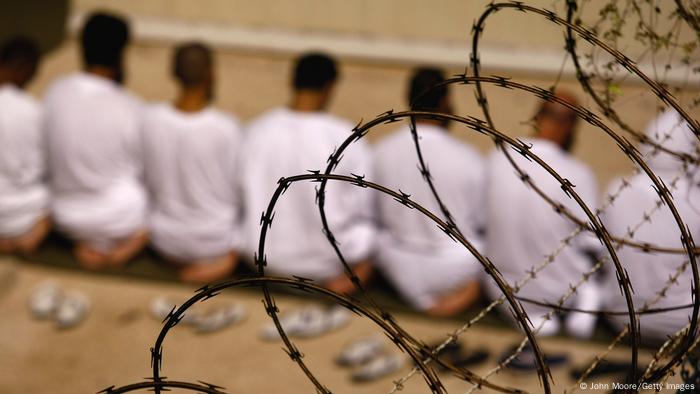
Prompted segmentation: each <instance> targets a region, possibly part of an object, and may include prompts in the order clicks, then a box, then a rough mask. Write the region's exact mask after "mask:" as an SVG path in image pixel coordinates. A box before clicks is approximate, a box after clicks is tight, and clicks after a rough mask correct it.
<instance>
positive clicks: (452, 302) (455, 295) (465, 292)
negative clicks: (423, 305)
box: [426, 281, 481, 317]
mask: <svg viewBox="0 0 700 394" xmlns="http://www.w3.org/2000/svg"><path fill="white" fill-rule="evenodd" d="M480 296H481V289H480V287H479V282H477V281H473V282H467V283H466V284H465V285H464V286H463V287H461V288H459V289H457V290H455V291H453V292H451V293H449V294H446V295H444V296H443V297H441V298H440V299H439V300H438V302H437V303H436V304H435V305H433V307H431V308H430V309H428V310H427V311H426V313H427V314H428V315H429V316H435V317H452V316H455V315H457V314H458V313H460V312H462V311H464V310H466V309H467V308H469V307H470V306H472V305H474V303H475V302H476V301H478V300H479V297H480Z"/></svg>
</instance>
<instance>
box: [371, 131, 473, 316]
mask: <svg viewBox="0 0 700 394" xmlns="http://www.w3.org/2000/svg"><path fill="white" fill-rule="evenodd" d="M417 131H418V136H419V137H420V147H421V151H422V154H423V159H424V160H425V162H426V165H427V167H428V169H429V170H430V173H431V175H432V180H433V184H434V185H435V187H436V189H437V191H438V194H439V195H440V198H441V199H442V202H443V203H444V204H445V205H446V206H447V208H448V209H449V211H450V213H451V215H452V217H453V219H454V221H455V222H456V224H457V226H458V227H459V228H460V230H461V231H462V234H464V236H465V237H466V238H467V240H469V241H470V242H471V243H472V244H473V245H474V246H475V247H476V248H477V249H478V250H480V251H481V252H483V250H482V249H483V248H482V246H483V245H482V239H481V236H480V235H479V231H478V230H479V229H480V228H482V227H483V213H484V208H485V207H484V201H483V200H484V194H485V190H484V173H483V171H484V164H483V160H482V158H481V156H480V155H479V153H478V152H477V151H476V150H475V149H473V148H472V147H470V146H468V145H466V144H464V143H462V142H461V141H459V140H457V139H456V138H454V137H452V136H451V135H450V134H449V132H448V131H447V130H446V129H444V128H441V127H438V126H434V125H427V124H419V125H418V127H417ZM374 166H375V174H376V179H377V182H379V183H381V184H382V185H384V186H387V187H389V188H391V189H393V190H398V189H400V190H401V191H402V192H404V193H407V194H410V195H411V197H410V198H411V199H412V200H414V201H416V202H417V203H419V204H420V205H422V206H423V207H425V208H427V209H428V210H430V211H432V212H433V213H434V214H435V215H437V216H438V217H440V218H442V219H443V220H444V216H443V214H442V213H441V211H440V209H439V206H438V203H437V202H436V201H435V198H434V197H433V194H432V193H431V191H430V188H429V186H428V185H427V183H426V182H425V180H424V179H423V177H422V175H421V173H420V170H419V167H418V158H417V156H416V150H415V145H414V142H413V138H412V136H411V133H410V129H409V127H408V126H405V127H403V128H401V129H400V130H397V131H396V132H395V133H393V134H391V135H390V136H388V137H386V138H384V139H383V140H382V141H380V143H379V144H378V145H377V146H376V147H375V149H374ZM377 198H378V200H377V207H378V213H377V216H378V218H379V224H380V243H379V245H378V247H377V257H378V261H377V263H378V265H379V266H380V268H381V269H382V271H383V272H384V273H385V274H386V276H387V277H388V279H389V280H390V281H391V282H392V283H394V285H395V286H396V287H397V288H398V290H399V291H400V292H401V293H402V294H403V296H404V297H405V298H406V299H407V300H408V301H409V302H411V304H413V305H414V306H415V307H416V308H419V309H428V308H430V307H432V306H433V305H434V304H435V303H436V302H437V301H438V299H439V297H440V296H442V295H445V294H446V293H448V292H449V291H451V290H455V289H457V288H459V287H461V286H463V285H465V284H466V282H468V281H469V280H474V279H477V278H478V273H479V271H480V270H481V265H480V264H479V262H478V261H477V260H476V259H475V258H474V257H473V256H472V255H471V253H470V252H469V250H467V249H466V248H465V247H464V246H462V245H461V244H459V243H457V242H455V241H453V240H452V239H450V238H449V237H448V236H447V235H446V234H445V233H444V232H443V231H442V230H441V229H440V228H438V227H437V225H436V224H435V223H434V222H433V221H432V220H430V219H428V218H427V217H425V216H423V215H422V214H420V213H419V212H418V211H415V210H411V209H408V208H407V207H405V206H403V205H401V204H399V203H398V202H397V201H395V200H394V199H393V198H392V197H389V196H386V195H383V194H382V195H378V196H377Z"/></svg>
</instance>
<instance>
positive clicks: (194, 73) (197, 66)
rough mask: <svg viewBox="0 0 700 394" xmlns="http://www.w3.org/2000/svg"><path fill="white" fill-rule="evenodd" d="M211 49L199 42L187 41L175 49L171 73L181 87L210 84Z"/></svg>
mask: <svg viewBox="0 0 700 394" xmlns="http://www.w3.org/2000/svg"><path fill="white" fill-rule="evenodd" d="M212 67H213V59H212V53H211V50H210V49H209V48H208V47H207V46H205V45H204V44H201V43H188V44H184V45H180V46H178V47H177V48H176V49H175V58H174V59H173V74H174V76H175V79H177V81H178V82H179V83H180V85H182V87H183V88H185V89H186V88H192V87H197V86H202V85H205V84H210V83H211V80H212V77H213V75H212V74H213V72H212Z"/></svg>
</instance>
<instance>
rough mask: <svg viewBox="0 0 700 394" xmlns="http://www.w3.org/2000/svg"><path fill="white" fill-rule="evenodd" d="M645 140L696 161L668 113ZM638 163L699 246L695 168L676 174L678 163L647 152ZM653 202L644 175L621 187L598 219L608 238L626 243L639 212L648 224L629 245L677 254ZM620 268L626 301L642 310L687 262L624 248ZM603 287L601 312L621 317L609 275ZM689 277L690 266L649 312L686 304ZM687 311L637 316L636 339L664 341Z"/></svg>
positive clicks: (685, 130) (664, 216)
mask: <svg viewBox="0 0 700 394" xmlns="http://www.w3.org/2000/svg"><path fill="white" fill-rule="evenodd" d="M666 133H670V135H671V138H670V139H669V140H664V135H665V134H666ZM647 135H648V136H649V137H651V138H652V139H653V140H654V141H657V142H658V141H662V142H661V143H662V145H664V146H665V147H667V148H670V149H671V150H674V151H676V152H684V153H689V154H691V155H694V156H695V157H698V154H697V151H694V148H696V147H697V146H698V142H697V139H696V138H695V136H694V135H693V134H692V132H691V130H690V129H689V127H688V126H687V125H686V124H685V123H684V122H681V119H680V117H678V116H677V115H676V114H675V113H674V112H666V113H664V114H662V115H661V116H659V117H658V118H657V119H656V120H655V121H654V122H652V123H651V124H650V126H649V127H648V129H647ZM640 150H641V151H642V152H643V153H645V155H644V159H645V160H648V162H647V163H648V165H649V166H650V167H651V169H652V170H653V171H654V172H655V173H656V175H657V176H659V177H660V178H661V179H662V180H663V182H664V183H665V184H666V186H667V187H668V188H669V189H670V191H671V194H672V195H673V203H674V204H675V206H676V208H677V209H678V212H679V213H680V215H681V218H682V219H683V222H684V223H685V224H686V225H687V226H688V228H689V229H690V235H691V236H692V237H693V239H694V240H695V242H696V243H697V242H698V240H700V199H699V198H698V196H699V195H698V189H700V185H699V184H698V183H697V181H693V178H692V177H693V172H695V171H697V168H698V167H697V166H695V167H694V168H693V169H692V170H690V171H689V172H688V173H684V172H683V171H682V163H681V161H679V160H677V159H675V158H674V157H673V156H671V155H668V154H666V153H663V152H661V153H658V154H657V155H656V156H654V157H651V156H650V155H649V152H650V150H651V149H650V148H649V147H648V146H645V147H643V148H642V149H640ZM679 174H680V179H679V180H678V181H677V182H676V187H675V188H672V186H671V182H673V180H674V178H676V177H678V176H679ZM620 182H621V180H615V181H614V182H613V183H612V184H611V185H610V188H609V189H610V190H609V192H613V191H616V190H618V188H619V186H620ZM659 198H660V197H659V196H658V195H657V194H656V191H655V190H654V189H653V188H652V182H651V180H650V179H649V178H648V177H647V176H646V175H644V174H638V175H635V176H634V177H632V178H631V179H630V180H629V187H626V188H625V189H624V190H623V191H622V192H621V193H620V196H619V197H618V198H617V199H615V201H614V204H613V205H612V206H611V207H610V208H608V210H607V211H606V212H605V214H604V216H603V219H604V222H605V225H606V226H607V228H608V231H610V233H611V234H614V235H617V236H619V237H623V238H624V237H627V229H628V228H630V227H634V226H636V225H637V224H638V223H640V222H641V221H642V218H643V215H644V213H645V212H650V211H652V210H654V213H653V214H651V215H650V220H651V222H644V224H642V225H641V227H640V228H639V229H638V230H637V231H635V233H634V237H633V238H634V240H635V241H638V242H648V243H651V244H654V245H657V246H662V247H667V248H683V246H682V243H681V240H680V237H681V233H680V230H679V229H678V225H677V224H676V222H675V220H674V218H673V215H672V214H671V212H670V210H669V209H668V207H667V206H666V205H663V206H661V207H660V208H659V209H654V207H655V205H656V202H657V201H658V200H659ZM618 256H619V257H620V262H621V263H622V265H623V267H624V268H625V269H626V270H627V273H628V275H629V277H630V281H631V282H632V286H633V288H634V294H633V296H632V299H633V301H634V307H635V309H642V308H643V307H644V304H645V303H647V302H649V303H651V302H652V301H653V300H654V299H655V298H656V295H657V293H659V292H660V291H661V290H662V289H663V288H664V287H665V286H666V283H667V282H668V280H669V277H671V276H672V275H675V274H676V271H677V270H678V268H679V267H680V266H681V265H682V264H683V262H684V261H687V260H688V256H687V255H684V254H662V253H656V252H654V253H644V252H642V251H640V250H638V249H634V248H631V247H627V246H624V247H622V249H621V250H620V252H619V253H618ZM607 279H608V283H607V284H608V285H607V286H606V290H607V296H606V297H605V299H606V300H607V305H606V307H607V309H611V310H616V311H627V304H626V302H625V299H624V297H623V296H622V294H621V293H620V290H619V287H618V285H617V280H616V277H615V275H614V272H613V273H612V275H609V276H608V278H607ZM691 286H692V271H691V268H690V266H688V267H687V268H686V270H685V271H684V272H683V273H682V274H681V275H680V277H679V279H678V283H677V284H673V285H671V287H670V288H669V289H668V290H667V292H666V296H665V297H663V298H661V299H660V300H659V301H658V302H656V303H655V304H653V305H652V306H651V308H666V307H674V306H680V305H684V304H690V303H692V294H691V293H692V292H691ZM691 313H692V309H691V308H687V309H681V310H676V311H671V312H664V313H658V314H651V315H643V316H641V318H640V321H641V333H642V337H643V338H645V339H650V340H665V339H666V337H667V336H668V335H672V334H674V333H675V332H676V331H678V330H679V329H681V328H682V327H683V326H684V325H686V324H687V323H688V321H689V318H690V316H691ZM612 320H613V321H614V322H615V323H616V324H617V325H618V326H619V327H620V328H621V327H622V326H623V325H624V324H627V323H628V322H629V319H628V317H627V315H623V316H614V317H612Z"/></svg>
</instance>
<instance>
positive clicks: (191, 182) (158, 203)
mask: <svg viewBox="0 0 700 394" xmlns="http://www.w3.org/2000/svg"><path fill="white" fill-rule="evenodd" d="M213 67H214V65H213V59H212V53H211V50H210V49H209V48H207V47H205V46H204V45H202V44H198V43H190V44H185V45H182V46H179V47H178V48H177V49H176V51H175V56H174V61H173V74H174V77H175V79H176V80H177V82H178V84H179V85H180V94H179V95H178V97H177V99H176V100H175V101H174V102H173V103H172V104H171V103H163V104H158V105H154V106H152V107H150V108H149V109H148V110H147V111H146V115H145V120H144V131H143V133H144V167H145V173H146V183H147V186H148V189H149V192H150V195H151V206H150V219H149V229H150V231H149V233H150V239H151V243H152V245H153V246H154V247H155V249H156V250H158V251H159V252H160V253H161V254H163V255H164V256H165V257H166V258H167V259H168V260H170V261H173V262H176V263H179V264H180V265H181V270H180V277H181V279H182V280H183V281H186V282H197V283H208V282H212V281H216V280H219V279H222V278H224V277H226V276H227V275H229V274H230V273H231V272H232V271H233V269H234V268H235V266H236V262H237V257H236V252H235V250H234V249H235V248H238V246H239V245H238V243H239V242H240V235H239V232H240V229H239V226H240V224H239V223H238V222H239V220H238V219H239V211H240V209H241V203H240V196H239V194H238V192H237V188H236V187H235V185H236V184H237V182H238V179H237V174H238V171H237V166H238V160H237V159H238V154H239V150H240V146H239V145H240V140H241V136H240V130H239V127H238V122H237V120H236V119H235V118H234V117H233V116H231V115H229V114H226V113H223V112H221V111H219V110H217V109H215V108H213V107H212V106H210V103H211V101H212V99H213V93H214V71H213Z"/></svg>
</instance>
